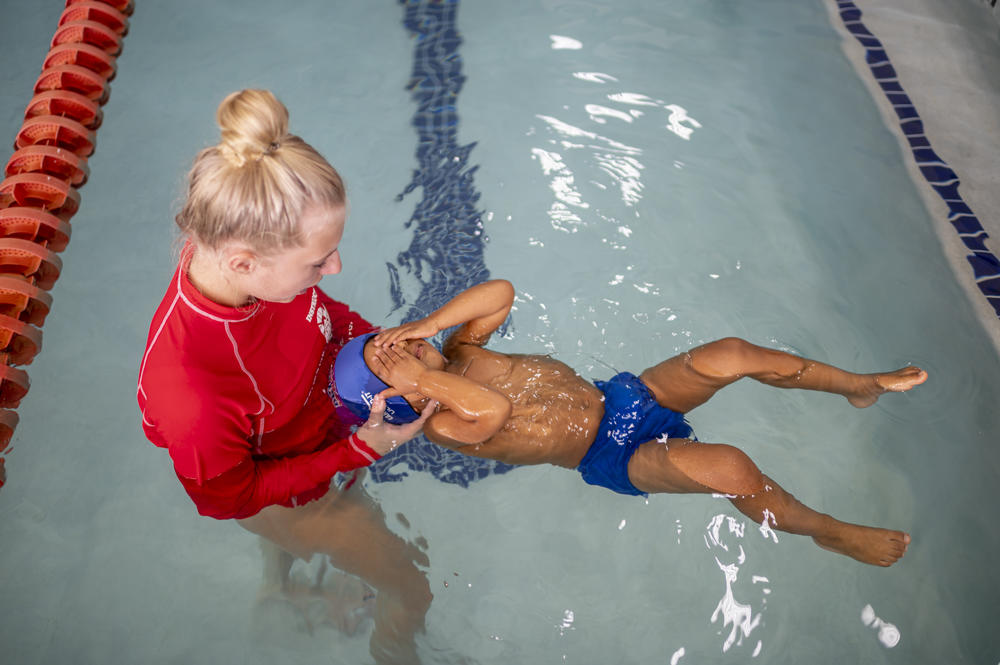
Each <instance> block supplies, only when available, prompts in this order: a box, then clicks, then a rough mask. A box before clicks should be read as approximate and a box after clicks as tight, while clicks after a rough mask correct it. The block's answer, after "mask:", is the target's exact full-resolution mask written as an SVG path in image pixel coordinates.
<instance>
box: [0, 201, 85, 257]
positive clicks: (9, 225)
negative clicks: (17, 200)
mask: <svg viewBox="0 0 1000 665" xmlns="http://www.w3.org/2000/svg"><path fill="white" fill-rule="evenodd" d="M72 232H73V227H72V226H70V223H69V222H67V221H65V220H62V219H59V218H58V217H56V216H55V215H53V214H52V213H50V212H48V211H45V210H40V209H38V208H28V207H24V206H12V207H10V208H4V209H3V210H0V238H21V239H23V240H31V241H33V242H36V243H39V244H42V243H44V244H45V246H46V247H47V248H48V249H50V250H52V251H53V252H61V251H63V250H65V249H66V246H67V245H68V244H69V238H70V234H71V233H72Z"/></svg>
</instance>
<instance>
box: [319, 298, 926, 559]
mask: <svg viewBox="0 0 1000 665" xmlns="http://www.w3.org/2000/svg"><path fill="white" fill-rule="evenodd" d="M513 302H514V290H513V287H512V286H511V285H510V283H509V282H507V281H504V280H493V281H490V282H485V283H483V284H479V285H477V286H473V287H471V288H469V289H467V290H466V291H464V292H462V293H460V294H459V295H458V296H456V297H455V298H454V299H452V300H451V301H449V302H448V303H446V304H445V305H444V306H442V307H441V308H440V309H438V310H437V311H435V312H434V313H432V314H431V315H429V316H427V317H426V318H424V319H421V320H418V321H414V322H411V323H407V324H404V325H402V326H399V327H397V328H392V329H389V330H386V331H383V332H381V333H378V334H377V335H376V334H374V333H370V334H368V335H365V336H362V337H358V338H355V339H354V340H352V341H351V342H349V343H348V344H347V345H346V346H345V347H344V348H343V350H342V351H341V352H340V355H339V356H338V357H337V360H336V364H335V369H334V381H335V383H336V390H337V395H338V397H339V398H340V399H341V400H342V401H343V402H344V403H345V404H346V405H347V406H348V407H349V408H351V409H352V410H353V411H355V413H356V414H357V415H359V416H361V417H367V411H368V407H369V406H370V404H371V402H372V399H373V398H374V396H375V395H376V394H378V393H379V392H381V391H383V390H385V389H386V387H387V386H388V387H391V390H390V391H389V392H386V393H385V394H384V396H391V397H390V399H389V400H388V406H387V413H389V412H390V411H392V412H393V415H394V418H395V420H396V422H399V421H400V420H405V419H408V418H413V419H415V418H416V417H417V416H416V414H417V413H419V412H420V411H421V410H422V409H423V407H424V406H425V405H426V404H427V403H428V401H430V400H436V401H437V402H438V403H439V406H438V410H437V412H436V413H435V414H434V415H432V416H431V417H430V418H429V419H428V420H427V422H426V424H425V426H424V433H425V434H426V435H427V438H428V439H430V440H431V441H433V442H434V443H437V444H439V445H442V446H445V447H447V448H451V449H453V450H457V451H459V452H462V453H464V454H467V455H474V456H477V457H486V458H490V459H496V460H500V461H503V462H507V463H509V464H542V463H547V464H556V465H559V466H564V467H568V468H575V469H578V470H579V471H580V473H581V475H582V476H583V479H584V480H585V481H586V482H588V483H590V484H592V485H601V486H603V487H607V488H609V489H611V490H613V491H615V492H619V493H621V494H632V495H641V494H646V493H649V492H666V493H692V492H700V493H717V494H724V495H726V496H727V497H728V498H729V499H730V501H732V503H733V505H734V506H736V508H737V509H738V510H739V511H740V512H742V513H743V514H744V515H746V516H747V517H749V518H750V519H752V520H754V521H756V522H758V523H761V522H763V521H765V520H767V523H768V524H769V525H770V526H771V527H773V528H775V529H778V530H781V531H786V532H788V533H795V534H801V535H805V536H810V537H812V539H813V540H814V541H815V542H816V544H818V545H819V546H820V547H823V548H825V549H829V550H831V551H834V552H838V553H840V554H845V555H847V556H850V557H853V558H854V559H857V560H858V561H862V562H864V563H869V564H873V565H877V566H890V565H892V564H893V563H895V562H896V561H897V560H898V559H899V558H900V557H901V556H903V553H904V552H905V551H906V548H907V545H908V544H909V542H910V536H909V535H908V534H906V533H903V532H902V531H893V530H888V529H880V528H873V527H867V526H860V525H856V524H849V523H846V522H841V521H839V520H837V519H834V518H833V517H831V516H829V515H824V514H822V513H818V512H816V511H814V510H812V509H811V508H809V507H807V506H805V505H803V504H802V503H800V502H799V501H798V500H797V499H796V498H795V497H794V496H792V495H791V494H789V493H788V492H786V491H785V490H784V489H782V487H781V486H779V485H778V484H777V483H776V482H774V481H773V480H771V479H770V478H768V477H767V476H766V475H764V474H763V473H761V471H760V470H759V469H758V468H757V466H756V465H755V464H754V463H753V461H751V459H750V458H749V457H748V456H747V455H746V454H745V453H743V452H742V451H741V450H739V449H738V448H734V447H733V446H730V445H725V444H713V443H702V442H700V441H696V440H694V439H693V433H692V430H691V427H690V426H689V425H688V424H687V422H686V421H685V420H684V415H683V414H685V413H687V412H688V411H690V410H691V409H693V408H695V407H696V406H698V405H700V404H703V403H705V402H706V401H707V400H708V399H709V398H711V397H712V395H714V394H715V392H716V391H718V390H719V389H720V388H723V387H725V386H727V385H729V384H730V383H733V382H735V381H737V380H738V379H741V378H743V377H746V376H748V377H750V378H753V379H755V380H757V381H760V382H761V383H764V384H767V385H769V386H775V387H778V388H800V389H803V390H818V391H822V392H828V393H834V394H837V395H842V396H844V397H845V398H847V400H848V401H849V402H850V403H851V404H853V405H854V406H856V407H859V408H863V407H867V406H871V405H872V404H874V403H875V401H876V400H877V399H878V398H879V396H880V395H882V394H883V393H885V392H904V391H907V390H909V389H910V388H912V387H914V386H916V385H919V384H921V383H923V382H924V381H925V380H926V379H927V373H926V372H924V371H923V370H921V369H919V368H917V367H904V368H902V369H899V370H896V371H893V372H884V373H875V374H854V373H852V372H847V371H845V370H841V369H838V368H836V367H832V366H830V365H826V364H823V363H820V362H816V361H813V360H807V359H805V358H799V357H797V356H793V355H791V354H788V353H784V352H781V351H775V350H771V349H765V348H762V347H759V346H755V345H753V344H751V343H749V342H746V341H744V340H742V339H737V338H732V337H731V338H725V339H721V340H718V341H715V342H710V343H708V344H704V345H702V346H699V347H697V348H695V349H692V350H690V351H688V352H685V353H682V354H680V355H677V356H674V357H673V358H669V359H667V360H665V361H663V362H661V363H660V364H658V365H655V366H653V367H650V368H648V369H646V370H644V371H643V372H642V373H641V374H640V375H639V376H635V375H633V374H629V373H627V372H624V373H621V374H618V375H617V376H615V377H613V378H611V379H610V380H609V381H606V382H604V381H598V382H596V384H591V383H589V382H588V381H586V380H584V379H583V378H581V377H580V376H579V375H578V374H577V373H576V372H575V371H573V370H572V369H571V368H570V367H568V366H567V365H565V364H563V363H561V362H559V361H558V360H555V359H553V358H550V357H548V356H540V355H514V354H510V355H507V354H502V353H497V352H494V351H490V350H488V349H485V348H483V347H484V346H485V344H486V343H487V341H488V340H489V338H490V335H491V334H492V333H493V332H494V331H495V330H496V329H497V328H498V327H499V326H500V325H501V324H502V323H503V321H504V320H505V319H506V318H507V314H508V313H509V312H510V308H511V305H512V304H513ZM459 324H462V325H461V327H460V328H458V329H457V330H456V331H455V332H454V333H453V334H452V335H451V336H450V337H449V338H448V340H447V341H446V342H445V344H444V348H443V349H442V352H438V350H437V349H435V348H434V347H433V346H432V345H430V344H429V343H428V342H427V341H426V340H425V339H423V338H426V337H431V336H433V335H436V334H437V333H438V332H440V331H442V330H445V329H447V328H450V327H452V326H455V325H459Z"/></svg>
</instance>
